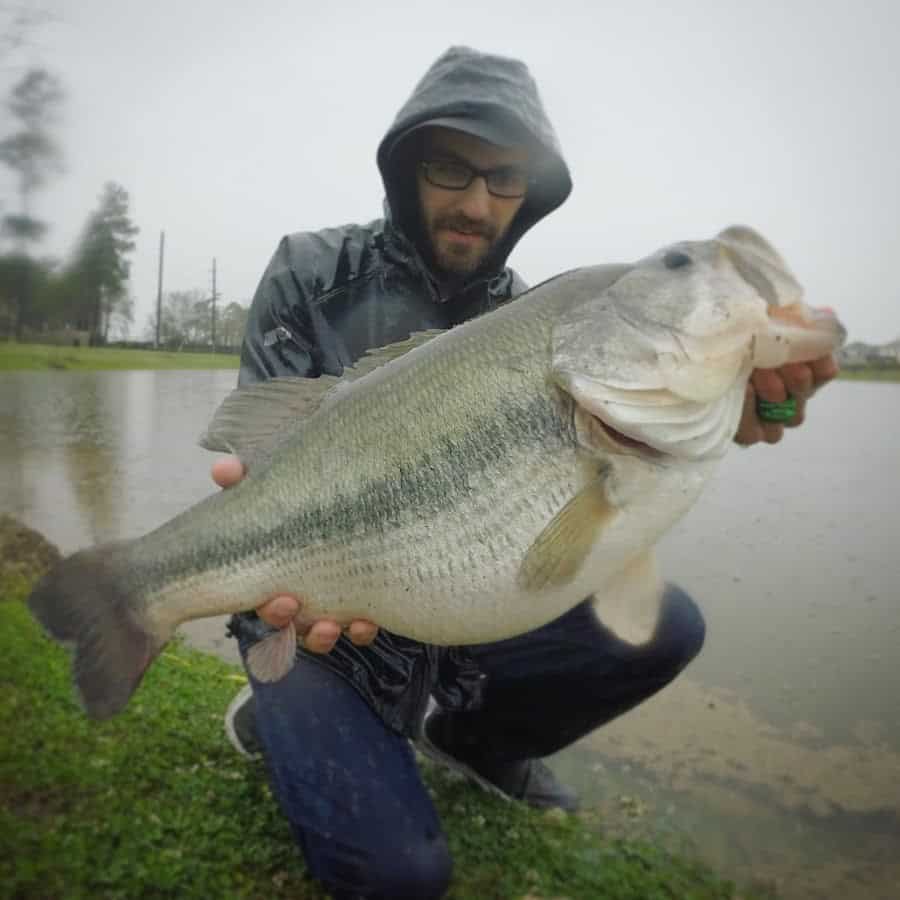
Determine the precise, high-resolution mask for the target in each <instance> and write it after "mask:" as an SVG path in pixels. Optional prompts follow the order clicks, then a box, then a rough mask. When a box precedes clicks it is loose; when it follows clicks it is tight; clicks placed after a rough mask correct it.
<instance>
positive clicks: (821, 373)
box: [734, 356, 838, 447]
mask: <svg viewBox="0 0 900 900" xmlns="http://www.w3.org/2000/svg"><path fill="white" fill-rule="evenodd" d="M837 373H838V365H837V362H836V361H835V359H834V357H833V356H823V357H822V358H821V359H817V360H815V361H814V362H810V363H789V364H788V365H786V366H782V367H781V368H780V369H756V370H755V371H754V373H753V375H752V376H751V378H750V381H749V383H748V384H747V393H746V394H745V396H744V412H743V414H742V415H741V424H740V425H739V426H738V430H737V434H735V436H734V440H735V442H736V443H738V444H742V445H743V446H745V447H749V446H750V445H751V444H757V443H759V442H760V441H765V442H766V443H767V444H777V443H778V442H779V441H780V440H781V439H782V438H783V437H784V429H785V427H788V428H796V427H797V426H798V425H802V424H803V419H804V417H805V414H806V401H807V400H808V399H809V398H810V397H812V395H813V394H814V393H815V392H816V391H817V390H818V389H819V388H820V387H821V386H822V385H823V384H827V383H828V382H829V381H831V379H832V378H834V377H835V375H837ZM788 396H791V397H793V398H794V399H795V400H796V401H797V414H796V415H795V416H794V418H793V419H791V420H790V421H788V422H783V423H782V422H765V421H762V420H761V419H760V418H759V416H758V415H757V413H756V400H757V397H759V398H761V399H763V400H768V401H769V402H770V403H782V402H783V401H785V400H786V399H787V398H788Z"/></svg>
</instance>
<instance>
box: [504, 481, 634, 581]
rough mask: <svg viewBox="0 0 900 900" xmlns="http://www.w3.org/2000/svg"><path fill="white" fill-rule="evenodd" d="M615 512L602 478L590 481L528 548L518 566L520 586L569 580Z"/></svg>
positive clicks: (576, 572) (572, 577)
mask: <svg viewBox="0 0 900 900" xmlns="http://www.w3.org/2000/svg"><path fill="white" fill-rule="evenodd" d="M615 515H616V509H615V507H614V506H612V505H611V504H610V502H609V500H608V499H607V497H606V491H605V489H604V486H603V480H602V479H599V478H598V479H597V480H596V481H592V482H591V483H590V484H588V485H587V486H586V487H585V488H583V489H582V490H581V491H579V492H578V493H577V494H576V495H575V496H574V497H573V498H572V499H571V500H570V501H569V502H568V503H567V504H566V505H565V506H564V507H563V508H562V509H561V510H560V511H559V512H558V513H557V514H556V515H555V516H554V517H553V519H551V521H550V523H549V524H548V525H547V527H546V528H545V529H544V530H543V531H542V532H541V533H540V534H539V535H538V537H537V539H536V540H535V542H534V543H533V544H532V545H531V547H529V548H528V552H527V553H526V554H525V559H524V560H523V561H522V566H521V568H520V570H519V578H520V580H521V583H522V584H523V586H524V587H525V588H526V589H527V590H531V591H539V590H542V589H543V588H548V587H559V586H561V585H564V584H568V583H569V582H570V581H572V580H573V579H574V578H575V576H576V575H577V574H578V571H579V569H581V567H582V565H583V564H584V561H585V560H586V559H587V556H588V554H589V553H590V551H591V547H592V546H593V545H594V542H595V541H596V540H597V538H598V537H599V535H600V533H601V532H602V531H603V529H604V527H605V526H606V525H607V524H608V523H609V522H610V521H611V519H612V518H613V517H614V516H615Z"/></svg>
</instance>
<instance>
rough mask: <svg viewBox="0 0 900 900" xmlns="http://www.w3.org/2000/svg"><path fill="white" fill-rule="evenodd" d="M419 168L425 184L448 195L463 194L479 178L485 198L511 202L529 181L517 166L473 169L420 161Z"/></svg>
mask: <svg viewBox="0 0 900 900" xmlns="http://www.w3.org/2000/svg"><path fill="white" fill-rule="evenodd" d="M419 165H420V166H421V167H422V174H424V176H425V180H426V181H427V182H428V183H429V184H433V185H434V186H435V187H439V188H444V189H445V190H448V191H464V190H465V189H466V188H467V187H468V186H469V185H470V184H471V183H472V182H473V181H474V180H475V179H476V178H483V179H484V184H485V186H486V187H487V189H488V193H489V194H493V195H494V196H495V197H503V198H504V199H506V200H512V199H515V198H518V197H524V196H525V193H526V191H527V190H528V185H529V184H531V177H530V176H529V174H528V172H526V171H525V170H524V169H521V168H518V167H517V166H498V167H497V168H496V169H476V168H475V166H470V165H469V164H468V163H464V162H453V161H451V160H447V159H433V160H423V161H422V162H421V163H419Z"/></svg>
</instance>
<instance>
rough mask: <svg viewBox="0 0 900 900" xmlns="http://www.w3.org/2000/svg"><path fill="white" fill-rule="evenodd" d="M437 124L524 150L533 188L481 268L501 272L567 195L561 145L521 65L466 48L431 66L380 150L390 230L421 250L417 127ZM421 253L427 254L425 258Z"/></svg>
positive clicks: (454, 49)
mask: <svg viewBox="0 0 900 900" xmlns="http://www.w3.org/2000/svg"><path fill="white" fill-rule="evenodd" d="M435 125H443V126H445V127H452V128H457V129H459V130H462V131H468V132H469V133H471V134H474V135H476V136H478V137H482V138H484V139H485V140H488V141H491V142H492V143H496V144H505V145H512V144H525V145H526V146H527V147H528V148H529V150H530V152H531V157H532V167H533V169H532V171H533V175H534V177H535V181H534V183H533V184H532V185H531V186H530V187H529V189H528V194H527V195H526V197H525V201H524V203H523V204H522V207H521V209H520V210H519V212H518V214H517V215H516V218H515V219H514V220H513V222H512V224H511V225H510V227H509V230H508V231H507V233H506V234H505V236H504V238H503V240H502V241H501V243H500V245H499V246H498V247H497V249H496V250H495V251H494V252H493V253H492V254H491V256H490V258H489V260H488V261H486V263H485V265H484V267H483V269H493V270H495V271H496V270H499V269H501V268H502V267H503V266H504V265H505V263H506V259H507V257H508V256H509V254H510V253H511V252H512V249H513V247H515V245H516V243H517V242H518V241H519V239H520V238H521V237H522V235H523V234H525V232H526V231H528V229H529V228H531V226H532V225H534V224H535V223H536V222H538V221H540V219H542V218H543V217H544V216H546V215H547V214H548V213H550V212H552V211H553V210H554V209H556V208H557V207H558V206H559V205H560V204H562V202H563V201H564V200H565V199H566V197H568V196H569V193H570V191H571V190H572V179H571V176H570V174H569V169H568V167H567V166H566V163H565V160H564V159H563V156H562V152H561V150H560V148H559V141H558V140H557V137H556V133H555V132H554V130H553V126H552V125H551V124H550V120H549V119H548V118H547V114H546V112H545V111H544V107H543V104H542V103H541V99H540V96H539V94H538V89H537V85H536V84H535V81H534V79H533V78H532V77H531V73H530V72H529V71H528V68H527V67H526V66H525V64H524V63H522V62H519V61H518V60H515V59H510V58H508V57H504V56H495V55H491V54H487V53H481V52H479V51H477V50H472V49H470V48H469V47H451V48H450V49H449V50H447V51H446V52H445V53H444V54H442V55H441V56H440V57H439V58H438V60H437V61H436V62H435V63H434V64H433V65H432V66H431V68H430V69H429V70H428V71H427V72H426V73H425V75H424V77H423V78H422V80H421V81H420V82H419V83H418V84H417V85H416V87H415V89H414V90H413V92H412V95H411V96H410V97H409V99H408V100H407V101H406V103H405V104H404V105H403V106H402V107H401V109H400V112H399V113H397V117H396V118H395V119H394V123H393V125H391V127H390V129H389V130H388V132H387V134H386V135H385V136H384V139H383V140H382V141H381V144H380V145H379V147H378V155H377V160H378V168H379V170H380V172H381V177H382V180H383V181H384V188H385V193H386V196H387V205H388V210H389V217H390V219H391V221H392V224H393V227H394V228H396V229H397V230H398V231H400V232H401V233H402V234H403V235H404V236H405V237H406V238H408V239H409V240H410V241H411V242H412V243H413V244H414V245H415V246H416V247H417V248H418V249H419V250H420V251H422V250H425V249H426V248H425V247H423V246H422V244H421V241H420V237H421V225H420V214H419V205H418V198H417V196H416V182H415V177H414V171H415V163H416V162H417V161H418V158H417V157H418V147H419V142H418V141H417V140H416V136H417V135H418V136H421V133H422V129H424V128H427V127H429V126H435ZM426 255H427V254H426Z"/></svg>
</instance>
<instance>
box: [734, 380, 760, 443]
mask: <svg viewBox="0 0 900 900" xmlns="http://www.w3.org/2000/svg"><path fill="white" fill-rule="evenodd" d="M762 439H763V432H762V425H761V424H760V421H759V417H758V416H757V415H756V391H755V390H754V389H753V385H752V384H748V385H747V390H746V391H745V392H744V409H743V411H742V412H741V421H740V423H739V424H738V429H737V431H736V432H735V435H734V440H735V442H736V443H738V444H740V445H741V446H743V447H749V446H750V445H751V444H755V443H757V442H758V441H761V440H762Z"/></svg>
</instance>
